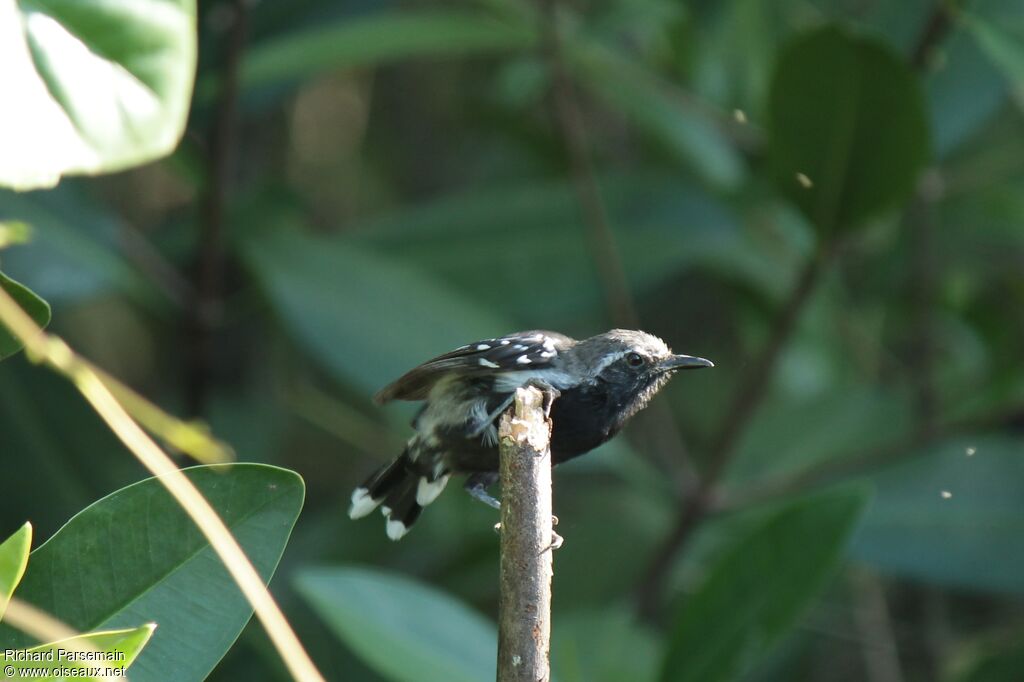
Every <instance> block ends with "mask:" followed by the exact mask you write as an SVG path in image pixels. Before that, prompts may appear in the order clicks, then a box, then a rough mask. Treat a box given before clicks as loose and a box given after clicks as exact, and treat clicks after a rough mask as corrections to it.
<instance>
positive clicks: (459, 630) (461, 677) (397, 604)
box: [295, 567, 498, 682]
mask: <svg viewBox="0 0 1024 682" xmlns="http://www.w3.org/2000/svg"><path fill="white" fill-rule="evenodd" d="M295 585H296V588H297V589H298V591H299V593H300V594H301V595H302V596H303V597H305V599H306V601H307V602H309V604H310V605H311V606H312V607H313V610H314V611H316V612H317V613H318V614H319V615H320V617H321V618H323V619H324V621H326V622H327V624H328V626H330V628H331V629H332V630H333V631H334V633H335V634H336V635H337V636H338V637H339V638H340V639H341V640H342V641H344V642H345V643H346V644H347V645H348V646H349V647H351V649H352V650H353V651H354V652H355V653H357V654H358V655H359V656H360V657H362V659H363V660H364V661H366V663H367V664H369V665H370V666H371V667H372V668H373V669H374V670H376V671H377V672H378V673H379V674H381V675H382V676H384V677H386V678H388V679H391V680H395V681H396V682H478V681H479V680H487V679H493V678H494V667H495V660H496V658H497V646H498V645H497V642H498V635H497V632H496V630H495V627H494V625H493V624H492V623H491V622H490V621H488V620H487V619H485V618H484V617H482V616H481V615H479V614H478V613H476V612H474V611H472V610H471V609H469V608H468V607H466V606H465V605H463V604H462V603H460V602H458V601H456V600H455V599H453V598H452V597H450V596H448V595H447V594H444V593H443V592H438V591H437V590H435V589H433V588H431V587H428V586H426V585H422V584H420V583H417V582H414V581H412V580H410V579H409V578H406V577H403V576H400V575H396V574H392V573H386V572H383V571H377V570H372V571H371V570H364V569H360V568H350V567H345V568H317V569H309V570H305V571H302V572H301V573H300V574H299V575H298V576H297V577H296V581H295Z"/></svg>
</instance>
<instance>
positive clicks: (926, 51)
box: [910, 0, 954, 73]
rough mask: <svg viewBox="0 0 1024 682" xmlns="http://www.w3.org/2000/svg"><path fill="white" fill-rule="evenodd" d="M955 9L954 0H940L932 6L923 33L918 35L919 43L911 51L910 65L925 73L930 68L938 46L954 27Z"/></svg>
mask: <svg viewBox="0 0 1024 682" xmlns="http://www.w3.org/2000/svg"><path fill="white" fill-rule="evenodd" d="M953 11H954V10H953V6H952V0H939V1H938V2H936V3H935V5H934V6H933V7H932V11H931V14H929V15H928V19H927V20H926V21H925V24H924V28H923V29H922V30H921V35H920V36H918V39H917V43H915V45H914V49H913V51H912V52H911V53H910V65H911V66H912V67H914V69H915V70H916V71H919V72H921V73H924V72H926V71H927V70H928V68H929V66H930V65H931V62H932V57H933V55H934V53H935V50H936V48H937V47H938V45H939V43H941V42H942V41H943V40H945V38H946V36H947V35H948V34H949V30H950V29H951V28H952V27H953V19H954V16H953Z"/></svg>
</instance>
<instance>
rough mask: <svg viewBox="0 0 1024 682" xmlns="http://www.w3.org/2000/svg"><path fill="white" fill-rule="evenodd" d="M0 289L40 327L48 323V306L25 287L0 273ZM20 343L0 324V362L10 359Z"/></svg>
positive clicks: (19, 346)
mask: <svg viewBox="0 0 1024 682" xmlns="http://www.w3.org/2000/svg"><path fill="white" fill-rule="evenodd" d="M0 288H3V290H4V291H5V292H7V293H8V294H9V295H10V296H11V298H13V299H14V300H15V301H17V303H18V305H20V306H21V307H22V309H23V310H24V311H25V312H26V313H28V314H29V316H30V317H31V318H32V319H33V320H35V322H36V324H38V325H39V326H40V327H45V326H46V325H48V324H49V323H50V305H49V304H48V303H47V302H46V301H44V300H43V299H41V298H39V297H38V296H36V294H35V293H34V292H33V291H32V290H31V289H29V288H28V287H26V286H25V285H24V284H20V283H18V282H15V281H14V280H13V279H11V278H10V277H8V276H7V275H5V274H4V273H2V272H0ZM21 345H22V344H21V341H19V340H18V339H17V338H15V337H14V335H13V334H11V333H10V332H9V331H8V330H7V328H6V327H4V326H3V324H2V323H0V360H3V359H4V358H7V357H10V356H12V355H14V354H15V353H17V352H18V351H19V350H21Z"/></svg>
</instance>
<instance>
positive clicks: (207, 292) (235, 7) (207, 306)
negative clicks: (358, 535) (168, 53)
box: [185, 0, 247, 414]
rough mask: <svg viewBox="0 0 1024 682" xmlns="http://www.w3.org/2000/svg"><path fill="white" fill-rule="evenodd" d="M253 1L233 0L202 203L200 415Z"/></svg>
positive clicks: (193, 395)
mask: <svg viewBox="0 0 1024 682" xmlns="http://www.w3.org/2000/svg"><path fill="white" fill-rule="evenodd" d="M246 6H247V0H231V2H230V3H229V8H228V9H229V10H230V16H231V23H230V25H229V28H228V31H227V41H226V43H227V44H226V47H225V55H224V65H223V67H222V71H221V80H220V82H221V86H220V96H219V98H218V101H217V110H216V114H215V118H214V121H213V127H212V130H211V132H210V149H209V160H208V164H207V178H206V191H205V193H204V195H203V198H202V201H201V205H200V219H199V220H200V233H199V253H198V255H197V262H196V286H195V289H194V292H193V300H192V305H191V309H190V311H189V318H188V321H187V325H188V329H187V333H188V366H187V369H186V373H185V403H186V406H187V409H188V410H189V412H191V413H192V414H200V413H202V411H203V408H204V405H205V402H206V392H207V389H208V387H209V383H210V374H211V373H212V371H213V369H214V364H215V357H214V347H213V338H212V334H213V331H214V328H215V327H216V325H217V323H218V322H219V320H220V316H221V306H222V305H223V296H224V292H223V289H224V243H225V239H224V205H225V200H226V196H227V191H228V185H229V184H230V175H231V164H232V161H233V159H234V156H235V147H236V142H237V139H236V138H237V132H236V128H237V119H238V71H239V67H240V65H241V62H242V52H243V49H244V47H245V40H246V32H247V29H246V25H247V21H246V12H247V10H246Z"/></svg>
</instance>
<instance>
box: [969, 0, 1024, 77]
mask: <svg viewBox="0 0 1024 682" xmlns="http://www.w3.org/2000/svg"><path fill="white" fill-rule="evenodd" d="M961 18H962V19H963V21H964V26H966V27H967V29H968V30H969V31H970V32H971V35H973V36H974V39H975V41H977V43H978V46H979V47H980V48H981V50H982V52H984V53H985V55H986V56H987V57H988V58H989V59H990V60H991V61H992V63H993V64H995V65H996V67H997V68H999V70H1000V71H1002V72H1003V75H1004V76H1006V79H1007V80H1008V81H1010V82H1011V83H1012V84H1013V85H1014V86H1015V87H1017V88H1024V36H1015V35H1013V34H1011V33H1009V32H1008V31H1005V30H1003V29H1002V28H1001V27H1000V26H997V25H996V24H994V23H992V22H989V21H986V20H985V19H983V18H982V17H981V16H979V15H976V14H972V13H969V12H965V13H963V15H961Z"/></svg>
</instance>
